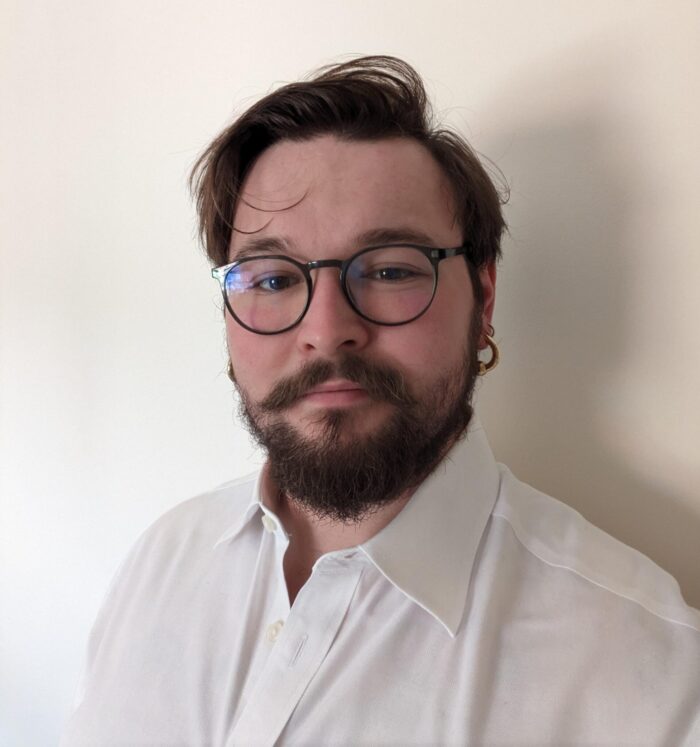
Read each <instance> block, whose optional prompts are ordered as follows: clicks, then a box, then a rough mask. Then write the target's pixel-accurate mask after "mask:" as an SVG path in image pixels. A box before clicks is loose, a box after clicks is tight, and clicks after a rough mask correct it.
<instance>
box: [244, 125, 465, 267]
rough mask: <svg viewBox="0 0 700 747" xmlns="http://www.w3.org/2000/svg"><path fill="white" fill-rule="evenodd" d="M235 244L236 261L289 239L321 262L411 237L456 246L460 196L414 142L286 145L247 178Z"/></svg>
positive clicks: (327, 140) (264, 157)
mask: <svg viewBox="0 0 700 747" xmlns="http://www.w3.org/2000/svg"><path fill="white" fill-rule="evenodd" d="M241 197H242V199H240V200H239V202H238V205H237V208H236V211H235V215H234V227H235V229H236V230H234V231H233V234H232V239H231V255H232V256H234V255H235V254H237V253H238V251H240V250H241V249H242V248H244V247H245V245H246V242H249V241H250V240H251V239H252V238H253V237H255V238H257V239H260V238H266V237H274V238H276V239H282V240H283V241H284V242H285V243H286V244H288V245H289V246H290V248H292V249H298V250H299V252H300V253H302V254H304V255H306V254H308V255H310V254H313V255H314V257H315V258H320V257H321V256H323V255H322V254H319V251H322V250H328V251H333V252H335V253H336V254H338V253H339V252H340V253H348V252H350V251H352V250H353V249H356V248H358V247H356V246H354V245H353V242H354V240H355V239H356V237H359V236H362V235H366V234H369V233H372V232H373V231H374V232H381V231H382V230H387V231H389V232H391V231H397V230H399V231H400V230H405V231H406V232H407V234H410V233H411V232H413V233H414V234H416V235H418V234H420V235H423V236H426V238H428V239H430V241H431V243H434V244H435V245H440V246H456V245H458V244H459V243H461V242H460V231H459V229H458V227H457V226H456V223H455V217H454V216H455V210H454V206H453V199H452V193H451V190H450V187H449V184H448V181H447V178H446V177H445V175H444V173H443V171H442V169H441V168H440V166H439V165H438V163H437V162H436V161H435V159H434V158H433V156H432V155H431V154H430V152H429V151H428V150H427V149H426V148H425V147H424V146H423V145H421V144H420V143H418V142H417V141H415V140H411V139H408V138H402V139H398V138H395V139H385V140H377V141H369V142H367V141H360V142H358V141H347V140H340V139H338V138H336V137H332V136H324V137H319V138H314V139H312V140H307V141H303V142H292V141H282V142H280V143H277V144H275V145H274V146H272V147H270V148H268V149H267V150H266V151H264V152H263V153H262V154H261V156H260V157H259V158H258V160H257V161H256V162H255V164H254V165H253V167H252V168H251V170H250V172H249V174H248V176H247V177H246V179H245V181H244V184H243V189H242V195H241Z"/></svg>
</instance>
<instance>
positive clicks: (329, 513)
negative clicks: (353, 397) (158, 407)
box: [239, 309, 481, 523]
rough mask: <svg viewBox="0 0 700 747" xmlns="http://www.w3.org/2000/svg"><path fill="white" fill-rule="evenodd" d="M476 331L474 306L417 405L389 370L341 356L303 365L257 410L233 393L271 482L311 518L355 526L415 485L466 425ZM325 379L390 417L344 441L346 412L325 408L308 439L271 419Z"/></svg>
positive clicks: (473, 375) (350, 415)
mask: <svg viewBox="0 0 700 747" xmlns="http://www.w3.org/2000/svg"><path fill="white" fill-rule="evenodd" d="M474 320H477V323H475V322H474ZM480 333H481V314H480V313H478V309H476V310H475V312H474V315H473V319H472V324H471V329H470V331H469V335H468V340H467V344H466V348H467V349H466V351H465V355H464V357H463V359H462V363H461V365H460V367H459V368H458V370H456V371H455V370H453V371H450V372H448V373H447V374H446V375H445V376H444V377H442V378H441V379H440V380H439V381H438V382H437V383H436V385H435V386H434V387H433V388H432V390H431V392H430V393H429V395H427V396H426V397H424V399H423V401H418V400H417V399H416V398H415V397H414V396H413V395H412V394H411V393H409V392H408V391H407V387H406V385H405V382H404V380H403V377H402V376H401V374H400V373H399V372H397V371H396V370H395V369H393V368H391V367H388V366H384V365H381V364H378V363H376V362H372V361H368V360H365V359H364V358H362V357H360V356H357V355H347V354H346V355H344V356H343V357H342V358H340V359H339V360H338V362H337V363H330V362H328V361H324V360H318V361H314V362H312V363H310V364H308V365H307V366H305V367H304V368H303V369H302V370H301V371H300V372H299V373H298V374H296V375H295V376H292V377H290V378H288V379H284V380H282V381H280V382H279V383H278V384H277V385H276V386H275V387H274V388H273V390H272V391H271V392H270V394H269V395H268V396H267V397H266V398H265V399H264V400H263V401H262V402H260V403H259V404H257V405H256V404H253V403H251V402H250V401H249V400H248V398H247V397H246V395H245V393H244V392H243V391H242V390H241V389H240V388H239V393H240V395H241V406H240V413H241V417H242V420H243V421H244V423H245V425H246V427H247V428H248V430H249V431H250V433H251V434H252V435H253V437H254V438H255V439H256V441H257V442H258V443H259V444H260V445H261V446H262V447H263V448H264V449H265V450H266V452H267V454H268V458H269V469H270V477H271V478H272V480H273V481H274V483H275V485H276V486H277V487H278V488H279V489H280V490H281V491H283V492H284V493H285V494H286V495H287V496H288V497H289V498H290V499H291V500H293V501H295V502H296V503H298V504H299V505H301V506H303V507H304V508H306V509H307V510H309V511H310V512H311V513H313V514H314V515H316V516H317V517H322V518H328V519H332V520H336V521H341V522H344V523H353V522H358V521H360V520H361V519H362V518H364V517H366V516H367V515H369V514H370V513H372V512H373V511H376V510H377V509H379V508H380V507H382V506H385V505H387V504H389V503H391V502H392V501H394V500H396V499H397V498H399V497H400V496H401V495H402V494H404V493H406V492H407V491H408V490H411V489H412V488H415V487H416V486H417V485H419V484H420V483H421V482H422V481H423V480H424V479H425V478H426V477H427V476H428V475H429V474H430V472H432V470H433V469H434V468H435V467H436V466H437V464H438V463H439V462H440V460H441V459H442V457H443V456H444V455H445V453H446V451H447V449H448V448H449V447H450V446H451V445H452V443H454V441H456V440H457V439H458V438H459V437H460V436H461V435H462V434H463V433H464V432H465V431H466V428H467V426H468V425H469V421H470V420H471V417H472V413H473V408H472V406H471V398H472V394H473V390H474V384H475V382H476V373H477V370H478V362H477V344H478V340H479V335H480ZM332 377H341V378H344V379H348V380H350V381H353V382H355V383H357V384H359V385H360V386H362V387H363V388H364V389H365V390H366V391H367V393H368V394H369V396H370V397H372V399H374V400H376V401H378V402H387V403H390V404H391V405H392V406H393V408H394V409H395V412H394V413H393V414H392V415H391V416H390V417H389V419H388V421H387V422H386V423H385V424H384V425H383V426H382V427H381V428H380V429H379V430H377V432H375V433H373V434H370V435H366V436H361V437H360V438H358V439H353V440H351V441H348V439H347V437H345V438H344V434H345V430H346V428H347V426H348V423H349V421H350V420H352V418H354V417H357V414H356V413H354V412H352V411H347V410H344V409H329V410H327V411H325V412H324V413H323V415H322V416H321V418H320V419H319V421H317V425H318V426H319V428H320V433H317V434H316V435H315V437H314V438H313V439H312V438H306V437H304V436H302V435H301V434H300V433H299V432H298V431H297V430H296V429H295V428H294V427H293V426H291V425H289V424H288V423H286V422H284V421H282V420H277V419H275V420H271V418H270V416H273V417H274V415H275V414H278V413H280V412H282V411H283V410H285V409H286V408H287V407H289V406H290V405H292V404H293V403H294V402H295V401H296V400H298V399H299V397H301V396H303V395H304V394H305V393H306V392H308V391H309V390H310V389H312V388H313V387H315V386H318V385H319V384H321V383H323V382H324V381H326V380H328V379H330V378H332Z"/></svg>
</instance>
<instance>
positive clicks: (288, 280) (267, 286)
mask: <svg viewBox="0 0 700 747" xmlns="http://www.w3.org/2000/svg"><path fill="white" fill-rule="evenodd" d="M298 283H299V277H298V276H296V275H282V274H276V275H268V276H267V277H263V278H256V279H255V281H254V282H253V283H252V287H253V288H254V289H256V290H257V289H260V290H263V291H267V292H268V293H278V292H279V291H283V290H287V289H289V288H292V287H293V286H295V285H297V284H298Z"/></svg>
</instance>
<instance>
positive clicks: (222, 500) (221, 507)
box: [108, 473, 258, 598]
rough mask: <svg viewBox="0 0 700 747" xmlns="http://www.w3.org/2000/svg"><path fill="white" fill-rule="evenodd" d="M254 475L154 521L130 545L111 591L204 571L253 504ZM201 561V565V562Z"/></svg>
mask: <svg viewBox="0 0 700 747" xmlns="http://www.w3.org/2000/svg"><path fill="white" fill-rule="evenodd" d="M257 477H258V475H257V473H253V474H249V475H245V476H243V477H240V478H237V479H235V480H231V481H229V482H226V483H224V484H222V485H219V486H218V487H216V488H214V489H212V490H209V491H206V492H204V493H201V494H199V495H196V496H194V497H193V498H190V499H188V500H186V501H183V502H182V503H179V504H178V505H176V506H174V507H173V508H171V509H170V510H168V511H166V512H165V513H164V514H163V515H162V516H160V517H159V518H158V519H156V520H155V521H154V522H153V523H152V524H151V525H150V526H149V527H148V528H147V529H146V530H145V531H143V532H142V533H141V535H140V536H139V537H138V538H137V539H136V541H135V542H134V543H133V545H132V547H131V549H130V551H129V552H128V554H127V555H126V557H125V558H124V560H123V562H122V563H121V565H120V567H119V569H118V570H117V573H116V574H115V576H114V578H113V581H112V584H111V587H110V591H109V592H108V598H109V597H113V596H114V594H115V587H124V586H125V585H126V586H132V585H133V583H135V579H138V580H139V584H138V585H139V586H140V587H145V586H146V585H147V582H148V580H149V579H150V580H155V579H161V581H160V582H159V583H162V579H163V578H164V574H166V573H168V572H172V573H174V575H175V576H176V577H177V578H178V579H180V580H184V579H183V573H182V572H181V571H186V572H185V573H184V576H187V577H189V576H191V575H193V574H195V573H196V572H197V569H198V567H199V566H202V567H204V566H206V563H207V558H208V557H209V556H210V554H211V552H212V550H213V548H214V547H215V546H216V544H217V542H218V541H219V540H220V539H221V537H222V536H224V534H225V533H226V532H228V531H230V530H231V529H232V528H233V527H240V526H242V525H243V524H244V523H245V519H246V517H247V516H248V509H249V507H250V506H251V504H252V503H254V500H255V498H254V496H255V489H256V481H257ZM200 561H201V562H200Z"/></svg>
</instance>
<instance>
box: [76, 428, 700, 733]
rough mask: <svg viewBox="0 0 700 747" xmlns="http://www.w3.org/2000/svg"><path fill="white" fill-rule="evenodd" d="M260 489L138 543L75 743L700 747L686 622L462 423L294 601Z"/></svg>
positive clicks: (648, 579)
mask: <svg viewBox="0 0 700 747" xmlns="http://www.w3.org/2000/svg"><path fill="white" fill-rule="evenodd" d="M261 490H262V485H261V478H260V476H258V477H257V478H255V477H251V478H244V479H240V480H236V481H233V482H231V483H228V484H226V485H223V486H222V487H220V488H218V489H217V490H214V491H212V492H210V493H208V494H206V495H203V496H200V497H198V498H195V499H193V500H191V501H188V502H186V503H183V504H181V505H180V506H178V507H177V508H175V509H174V510H172V511H170V512H169V513H168V514H166V515H165V516H163V517H162V518H161V519H159V520H158V521H157V522H156V523H155V525H153V526H152V527H151V528H150V529H149V530H148V531H147V532H146V533H145V534H144V535H143V536H142V537H141V539H140V540H139V541H138V543H137V544H136V546H135V547H134V549H133V550H132V552H131V554H130V555H129V556H128V558H127V560H126V561H125V563H124V564H123V566H122V568H121V569H120V571H119V573H118V575H117V577H116V579H115V581H114V582H113V584H112V587H111V589H110V591H109V593H108V595H107V599H106V601H105V603H104V606H103V608H102V610H101V612H100V614H99V616H98V619H97V622H96V624H95V627H94V629H93V632H92V635H91V639H90V644H89V650H88V660H87V666H86V671H85V675H84V680H83V684H82V687H81V694H80V695H79V700H78V704H77V707H76V710H75V712H74V713H73V715H72V717H71V718H70V721H69V723H68V726H67V729H66V731H65V733H64V738H63V742H62V744H63V745H64V747H68V746H69V745H70V746H73V745H100V746H102V745H119V746H120V747H125V746H126V745H179V746H183V747H184V746H185V745H187V746H190V745H212V746H219V745H221V746H225V747H232V746H233V745H253V744H262V745H273V744H282V745H286V744H302V745H360V744H368V745H384V744H392V745H413V744H421V745H427V744H431V745H432V744H460V745H467V744H468V745H495V744H499V745H502V744H508V745H557V746H559V745H570V744H577V745H579V744H608V745H615V746H616V747H618V746H619V745H623V744H625V745H642V744H643V745H673V746H674V747H675V746H676V745H700V613H698V612H697V611H696V610H693V609H692V608H690V607H688V606H687V605H686V604H685V603H684V602H683V599H682V597H681V595H680V592H679V589H678V585H677V584H676V582H675V581H674V580H673V579H672V578H671V577H670V576H669V575H668V574H667V573H665V572H664V571H662V570H661V569H660V568H658V567H657V566H655V565H654V564H653V563H652V562H651V561H650V560H649V559H648V558H646V557H645V556H643V555H641V554H640V553H638V552H637V551H635V550H633V549H631V548H629V547H626V546H625V545H623V544H621V543H619V542H618V541H616V540H614V539H613V538H611V537H610V536H608V535H607V534H605V533H604V532H602V531H600V530H598V529H596V528H595V527H593V526H592V525H590V524H589V523H587V522H586V521H585V520H584V519H583V518H582V517H581V516H580V515H579V514H577V513H576V512H575V511H573V510H572V509H570V508H568V507H567V506H565V505H563V504H561V503H559V502H558V501H555V500H554V499H552V498H549V497H548V496H545V495H543V494H542V493H539V492H538V491H536V490H534V489H533V488H530V487H528V486H527V485H524V484H523V483H521V482H519V481H518V480H516V479H515V478H514V477H513V476H512V474H511V473H510V472H509V471H508V470H507V469H506V468H504V467H501V466H499V465H497V464H496V463H495V461H494V459H493V456H492V454H491V451H490V449H489V446H488V443H487V441H486V438H485V436H484V434H483V432H482V430H481V427H480V426H479V425H478V423H476V424H475V425H473V426H472V427H471V428H470V432H469V435H468V438H467V439H464V440H462V441H461V442H460V443H458V444H457V445H456V446H455V447H454V448H453V449H452V451H451V452H450V454H449V455H448V458H447V459H445V460H444V461H443V463H442V464H440V465H439V467H438V468H437V469H436V470H435V472H434V473H433V474H432V475H431V476H430V477H429V478H428V479H427V480H426V481H425V482H424V483H423V485H422V486H421V487H420V488H419V489H418V491H417V492H416V493H415V494H414V496H413V497H412V498H411V500H410V501H409V503H408V504H407V505H406V507H405V508H404V509H403V510H402V511H401V512H400V513H399V514H398V516H397V517H396V518H395V519H394V520H393V521H392V522H391V523H390V524H389V525H388V526H386V527H385V528H384V529H383V530H382V531H381V532H379V533H378V534H377V535H375V536H374V537H373V538H372V539H370V540H369V541H368V542H366V543H364V544H363V545H360V546H358V547H355V548H352V549H349V550H343V551H339V552H332V553H328V554H327V555H324V556H323V557H321V558H319V560H318V561H317V562H316V564H315V565H314V568H313V572H312V574H311V577H310V578H309V580H308V581H307V583H306V584H305V586H304V587H303V588H302V589H301V591H300V592H299V594H298V596H297V598H296V600H295V602H294V604H293V606H292V607H291V609H290V606H289V601H288V596H287V591H286V585H285V581H284V575H283V570H282V559H283V556H284V551H285V548H286V547H287V543H288V539H287V535H286V534H285V531H284V528H283V527H282V525H281V523H280V521H279V519H278V517H277V516H276V515H275V514H274V513H273V512H272V511H271V510H270V509H269V508H267V507H266V506H265V505H263V500H262V495H261Z"/></svg>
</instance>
